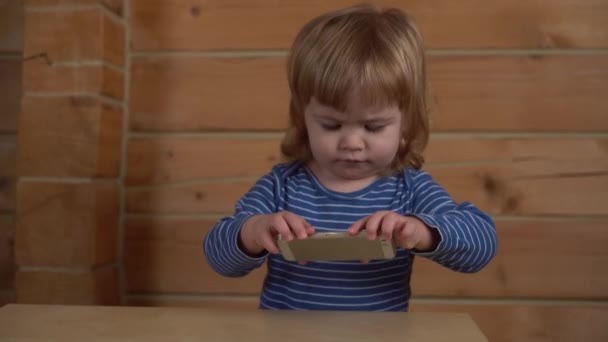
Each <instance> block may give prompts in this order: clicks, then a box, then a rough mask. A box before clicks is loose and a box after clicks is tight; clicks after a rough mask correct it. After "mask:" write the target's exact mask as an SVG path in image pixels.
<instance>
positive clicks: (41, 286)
mask: <svg viewBox="0 0 608 342" xmlns="http://www.w3.org/2000/svg"><path fill="white" fill-rule="evenodd" d="M16 284H17V287H16V289H17V302H18V303H19V304H65V305H81V304H82V305H118V304H119V289H118V271H117V270H116V268H114V267H105V268H101V269H97V270H94V271H87V272H52V271H50V272H42V271H27V270H25V271H19V272H17V278H16Z"/></svg>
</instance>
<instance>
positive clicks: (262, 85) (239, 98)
mask: <svg viewBox="0 0 608 342" xmlns="http://www.w3.org/2000/svg"><path fill="white" fill-rule="evenodd" d="M284 69H285V67H284V58H282V57H265V58H228V59H225V58H162V57H159V58H134V59H133V64H132V68H131V79H132V81H131V89H130V90H131V106H130V109H131V115H130V119H131V128H132V129H133V130H136V131H144V130H163V131H165V130H167V131H174V130H189V131H197V130H207V129H210V130H226V129H282V128H284V127H286V125H287V113H288V112H287V101H288V89H287V78H286V77H285V76H284Z"/></svg>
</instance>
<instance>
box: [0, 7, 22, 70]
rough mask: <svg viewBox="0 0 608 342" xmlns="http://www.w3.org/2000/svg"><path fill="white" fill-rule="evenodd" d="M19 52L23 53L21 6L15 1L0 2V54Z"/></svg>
mask: <svg viewBox="0 0 608 342" xmlns="http://www.w3.org/2000/svg"><path fill="white" fill-rule="evenodd" d="M21 51H23V4H22V3H21V1H15V0H9V1H1V2H0V52H21ZM0 79H2V77H0Z"/></svg>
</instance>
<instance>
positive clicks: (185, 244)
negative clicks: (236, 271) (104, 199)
mask: <svg viewBox="0 0 608 342" xmlns="http://www.w3.org/2000/svg"><path fill="white" fill-rule="evenodd" d="M213 222H214V220H211V219H203V220H196V219H194V220H192V219H176V220H153V219H145V218H144V219H128V220H127V223H126V228H125V246H124V269H125V272H124V275H125V289H126V291H127V292H137V293H146V292H165V293H167V292H192V293H251V292H257V291H259V290H260V289H261V287H262V280H263V277H264V274H265V273H264V272H265V270H264V269H263V268H261V269H259V270H256V271H254V272H253V273H252V274H250V275H249V276H248V277H247V278H241V279H239V278H225V277H221V276H219V275H218V274H217V273H215V272H214V271H213V270H212V269H211V268H210V267H209V265H208V264H207V262H206V261H205V258H204V255H203V250H202V241H203V238H204V237H205V235H206V233H207V231H208V230H209V228H210V227H211V226H212V225H213ZM186 260H187V262H185V261H186Z"/></svg>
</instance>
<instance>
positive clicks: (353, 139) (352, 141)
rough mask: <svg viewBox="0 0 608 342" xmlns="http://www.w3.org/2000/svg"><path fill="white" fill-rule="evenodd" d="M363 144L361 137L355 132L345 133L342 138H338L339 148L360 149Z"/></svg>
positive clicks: (347, 149)
mask: <svg viewBox="0 0 608 342" xmlns="http://www.w3.org/2000/svg"><path fill="white" fill-rule="evenodd" d="M364 146H365V144H364V141H363V139H362V138H361V136H359V135H358V134H356V133H350V134H345V135H344V136H343V137H342V139H340V146H339V148H340V149H341V150H346V151H359V150H362V149H363V147H364Z"/></svg>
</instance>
